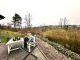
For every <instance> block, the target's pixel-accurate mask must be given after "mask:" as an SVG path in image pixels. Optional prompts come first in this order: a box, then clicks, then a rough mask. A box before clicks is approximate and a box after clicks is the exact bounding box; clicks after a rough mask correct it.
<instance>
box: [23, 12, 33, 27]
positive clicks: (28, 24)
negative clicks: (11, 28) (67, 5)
mask: <svg viewBox="0 0 80 60" xmlns="http://www.w3.org/2000/svg"><path fill="white" fill-rule="evenodd" d="M24 19H25V24H26V28H30V27H31V25H32V24H31V15H30V13H29V14H28V15H25V18H24Z"/></svg>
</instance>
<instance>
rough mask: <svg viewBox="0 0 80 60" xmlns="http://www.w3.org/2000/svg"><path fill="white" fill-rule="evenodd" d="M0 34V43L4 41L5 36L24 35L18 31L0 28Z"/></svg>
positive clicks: (5, 40)
mask: <svg viewBox="0 0 80 60" xmlns="http://www.w3.org/2000/svg"><path fill="white" fill-rule="evenodd" d="M0 36H1V38H2V43H6V42H7V37H23V36H24V35H23V34H21V33H18V32H12V31H6V30H0Z"/></svg>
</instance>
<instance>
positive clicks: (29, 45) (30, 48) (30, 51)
mask: <svg viewBox="0 0 80 60" xmlns="http://www.w3.org/2000/svg"><path fill="white" fill-rule="evenodd" d="M29 52H31V48H30V44H29Z"/></svg>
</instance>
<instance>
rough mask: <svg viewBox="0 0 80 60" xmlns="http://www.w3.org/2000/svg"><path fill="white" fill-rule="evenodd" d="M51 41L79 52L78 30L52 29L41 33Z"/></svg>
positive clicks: (79, 36)
mask: <svg viewBox="0 0 80 60" xmlns="http://www.w3.org/2000/svg"><path fill="white" fill-rule="evenodd" d="M43 35H44V36H45V37H47V38H48V39H49V40H51V41H55V42H58V43H60V44H62V45H64V46H65V47H67V48H69V49H71V50H73V51H75V52H77V53H80V30H77V29H69V30H67V31H66V30H64V29H53V30H49V31H46V32H44V33H43Z"/></svg>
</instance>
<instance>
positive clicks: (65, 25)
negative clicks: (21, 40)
mask: <svg viewBox="0 0 80 60" xmlns="http://www.w3.org/2000/svg"><path fill="white" fill-rule="evenodd" d="M64 28H65V29H68V19H67V18H66V17H64Z"/></svg>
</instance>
